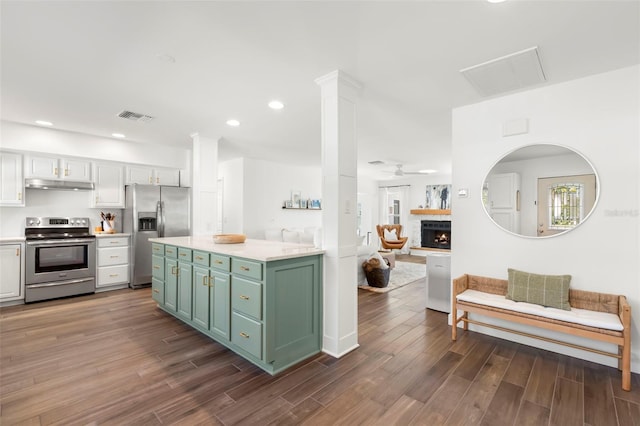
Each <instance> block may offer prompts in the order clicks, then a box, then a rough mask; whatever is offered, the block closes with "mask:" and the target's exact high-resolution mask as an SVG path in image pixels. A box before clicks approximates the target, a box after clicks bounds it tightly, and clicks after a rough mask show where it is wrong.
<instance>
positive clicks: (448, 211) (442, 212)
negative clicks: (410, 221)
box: [409, 209, 451, 215]
mask: <svg viewBox="0 0 640 426" xmlns="http://www.w3.org/2000/svg"><path fill="white" fill-rule="evenodd" d="M409 213H411V214H422V215H428V214H431V215H450V214H451V209H446V210H437V209H411V210H409Z"/></svg>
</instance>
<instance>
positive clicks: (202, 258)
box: [196, 256, 204, 260]
mask: <svg viewBox="0 0 640 426" xmlns="http://www.w3.org/2000/svg"><path fill="white" fill-rule="evenodd" d="M196 260H204V257H202V256H196Z"/></svg>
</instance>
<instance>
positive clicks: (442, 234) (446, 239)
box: [420, 220, 451, 250]
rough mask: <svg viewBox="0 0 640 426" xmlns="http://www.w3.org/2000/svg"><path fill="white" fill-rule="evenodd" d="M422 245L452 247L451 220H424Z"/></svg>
mask: <svg viewBox="0 0 640 426" xmlns="http://www.w3.org/2000/svg"><path fill="white" fill-rule="evenodd" d="M420 223H421V230H422V232H421V234H420V235H421V238H420V240H421V241H420V245H421V246H422V247H429V248H439V249H447V250H450V249H451V221H450V220H422V221H420Z"/></svg>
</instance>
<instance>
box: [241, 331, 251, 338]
mask: <svg viewBox="0 0 640 426" xmlns="http://www.w3.org/2000/svg"><path fill="white" fill-rule="evenodd" d="M240 336H242V337H244V338H245V339H248V338H249V335H248V334H247V333H245V332H244V331H241V332H240Z"/></svg>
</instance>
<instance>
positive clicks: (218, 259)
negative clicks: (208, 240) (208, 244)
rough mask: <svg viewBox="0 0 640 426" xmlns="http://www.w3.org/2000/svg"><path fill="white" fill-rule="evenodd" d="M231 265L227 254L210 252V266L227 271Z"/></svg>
mask: <svg viewBox="0 0 640 426" xmlns="http://www.w3.org/2000/svg"><path fill="white" fill-rule="evenodd" d="M230 266H231V258H229V256H221V255H219V254H213V253H211V267H212V268H215V269H219V270H221V271H225V272H229V270H230Z"/></svg>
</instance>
